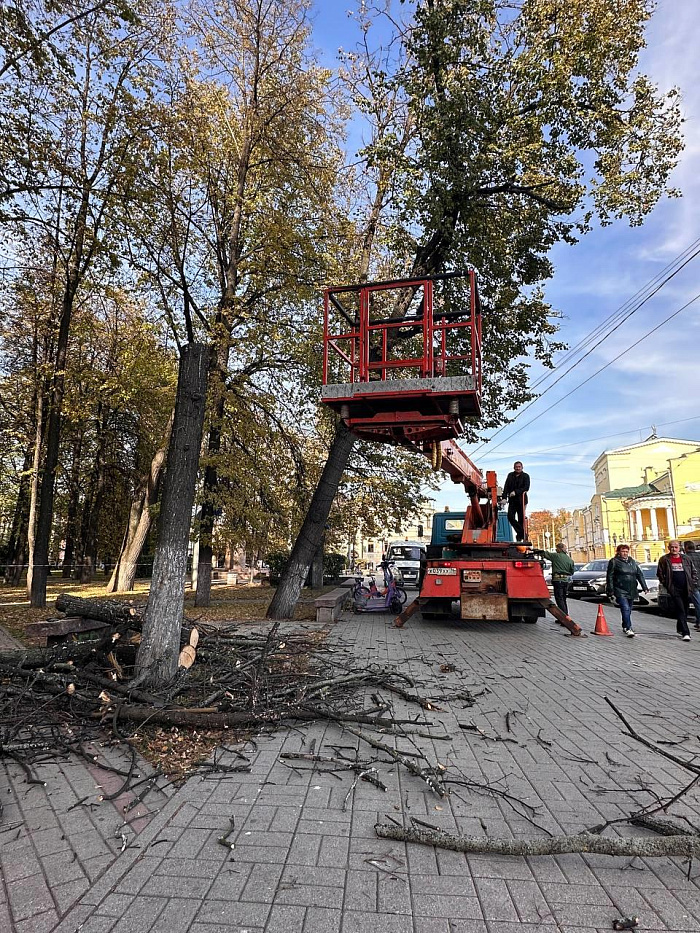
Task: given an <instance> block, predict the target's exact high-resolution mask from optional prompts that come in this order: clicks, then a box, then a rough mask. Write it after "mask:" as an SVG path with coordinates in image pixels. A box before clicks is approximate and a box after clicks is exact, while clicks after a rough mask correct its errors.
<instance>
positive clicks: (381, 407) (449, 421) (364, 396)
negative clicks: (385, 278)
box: [321, 270, 481, 450]
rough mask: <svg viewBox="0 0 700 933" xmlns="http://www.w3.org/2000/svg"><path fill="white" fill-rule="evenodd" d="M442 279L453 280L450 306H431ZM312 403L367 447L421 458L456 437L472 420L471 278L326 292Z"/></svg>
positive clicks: (476, 407)
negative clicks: (390, 446)
mask: <svg viewBox="0 0 700 933" xmlns="http://www.w3.org/2000/svg"><path fill="white" fill-rule="evenodd" d="M447 279H460V280H461V281H460V286H461V288H460V289H459V292H460V302H462V303H461V306H460V307H459V308H453V307H450V308H449V309H448V308H445V307H435V303H434V285H435V283H436V282H443V283H444V282H445V281H446V280H447ZM441 304H444V302H442V303H441ZM321 398H322V400H323V401H324V402H325V404H326V405H328V406H329V407H331V408H333V409H334V410H335V411H337V412H338V413H339V415H340V417H341V418H342V419H343V420H344V421H345V422H346V424H347V425H348V427H349V428H350V430H351V431H352V432H353V433H354V434H356V435H357V436H358V437H362V438H365V439H367V440H372V441H383V442H387V443H394V444H402V445H404V446H409V447H415V448H417V449H419V450H425V445H426V442H427V443H430V442H440V441H443V440H449V439H450V438H455V437H459V436H460V434H462V433H463V432H464V424H463V419H464V418H469V417H478V416H479V415H480V414H481V305H480V302H479V294H478V290H477V286H476V276H475V274H474V271H473V270H469V271H468V272H464V273H448V274H446V275H438V276H432V277H428V278H421V279H398V280H394V281H390V282H372V283H368V284H365V285H346V286H341V287H338V288H329V289H327V290H326V292H325V295H324V330H323V389H322V395H321Z"/></svg>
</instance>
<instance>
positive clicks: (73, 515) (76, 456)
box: [61, 431, 83, 578]
mask: <svg viewBox="0 0 700 933" xmlns="http://www.w3.org/2000/svg"><path fill="white" fill-rule="evenodd" d="M82 447H83V434H82V431H80V432H79V434H78V437H77V438H76V440H75V441H74V443H73V464H72V466H71V471H70V472H71V477H70V495H69V498H68V517H67V519H66V547H65V550H64V552H63V568H62V570H61V576H62V577H65V578H68V577H70V575H71V571H72V569H73V556H74V554H75V537H76V530H77V524H78V512H79V510H80V457H81V454H82Z"/></svg>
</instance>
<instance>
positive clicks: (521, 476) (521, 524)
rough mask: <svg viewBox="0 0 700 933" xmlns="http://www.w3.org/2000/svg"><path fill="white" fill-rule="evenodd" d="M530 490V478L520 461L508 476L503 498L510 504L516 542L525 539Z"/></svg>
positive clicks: (509, 511) (509, 510)
mask: <svg viewBox="0 0 700 933" xmlns="http://www.w3.org/2000/svg"><path fill="white" fill-rule="evenodd" d="M529 488H530V477H529V476H528V475H527V473H524V472H523V465H522V463H521V462H520V460H516V461H515V463H514V464H513V472H512V473H509V474H508V476H506V482H505V485H504V487H503V498H504V499H505V500H506V501H507V502H508V521H509V522H510V523H511V525H512V526H513V528H514V529H515V537H516V540H518V541H522V540H523V539H524V537H525V506H526V505H527V493H528V490H529Z"/></svg>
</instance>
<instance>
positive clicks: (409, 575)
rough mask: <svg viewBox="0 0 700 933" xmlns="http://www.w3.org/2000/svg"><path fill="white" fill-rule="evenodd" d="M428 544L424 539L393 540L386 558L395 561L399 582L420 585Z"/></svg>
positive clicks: (405, 584) (394, 567)
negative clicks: (421, 569)
mask: <svg viewBox="0 0 700 933" xmlns="http://www.w3.org/2000/svg"><path fill="white" fill-rule="evenodd" d="M425 555H426V545H425V544H424V543H423V542H422V541H391V542H390V543H389V547H388V548H387V552H386V560H388V561H391V562H392V563H393V565H394V566H393V568H392V569H393V571H394V574H395V576H396V581H397V583H401V584H402V586H418V580H419V577H420V568H421V561H422V560H425Z"/></svg>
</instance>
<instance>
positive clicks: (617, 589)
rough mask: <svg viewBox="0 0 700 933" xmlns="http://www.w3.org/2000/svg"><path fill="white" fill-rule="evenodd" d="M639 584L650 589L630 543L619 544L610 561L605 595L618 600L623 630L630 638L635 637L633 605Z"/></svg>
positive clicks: (646, 590)
mask: <svg viewBox="0 0 700 933" xmlns="http://www.w3.org/2000/svg"><path fill="white" fill-rule="evenodd" d="M637 584H639V586H640V587H641V588H642V590H643V591H644V592H645V593H647V592H648V591H649V587H648V586H647V581H646V580H645V579H644V574H643V573H642V568H641V567H640V566H639V564H638V563H637V561H636V560H633V558H632V557H630V546H629V544H618V546H617V548H616V549H615V556H614V557H612V558H611V559H610V560H609V561H608V572H607V575H606V579H605V595H606V596H607V597H608V599H612V597H613V596H614V597H615V599H616V600H617V605H618V606H619V607H620V615H621V616H622V631H623V632H624V633H625V635H627V637H628V638H634V629H633V628H632V606H633V604H634V601H635V599H636V598H637Z"/></svg>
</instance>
